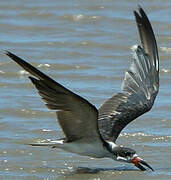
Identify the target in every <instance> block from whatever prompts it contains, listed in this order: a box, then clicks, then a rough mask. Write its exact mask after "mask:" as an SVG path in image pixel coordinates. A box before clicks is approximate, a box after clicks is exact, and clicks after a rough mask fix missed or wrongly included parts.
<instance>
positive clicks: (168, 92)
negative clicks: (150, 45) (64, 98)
mask: <svg viewBox="0 0 171 180" xmlns="http://www.w3.org/2000/svg"><path fill="white" fill-rule="evenodd" d="M138 4H140V5H141V6H142V7H143V8H144V9H145V11H146V13H147V15H148V16H149V18H150V20H151V23H152V25H153V28H154V32H155V34H156V38H157V42H158V47H159V55H160V92H159V95H158V97H157V99H156V101H155V104H154V107H153V109H152V110H151V111H150V112H149V113H147V114H145V115H143V116H142V117H140V118H138V120H136V121H134V122H133V123H131V124H130V125H128V127H127V128H125V129H124V131H123V132H122V134H121V136H120V138H119V139H118V144H125V145H127V146H129V147H132V148H134V149H136V150H137V152H138V154H139V155H140V156H142V157H143V158H144V159H145V160H147V161H148V163H149V164H150V165H151V166H152V167H153V168H154V169H155V170H156V171H155V172H150V171H149V172H140V171H136V168H134V167H133V166H132V165H130V164H121V163H118V162H115V161H112V160H110V159H100V160H99V159H93V158H90V157H81V156H78V155H75V154H71V153H68V152H64V151H62V150H60V149H51V148H43V147H31V146H28V145H26V144H27V143H30V142H36V141H38V140H46V139H57V138H59V137H61V134H62V133H61V129H60V127H59V124H58V123H56V115H55V113H54V112H52V111H49V110H47V108H46V107H45V106H44V104H43V103H42V101H41V100H40V97H39V95H38V94H37V92H36V90H35V88H34V87H33V86H32V84H31V83H30V81H29V80H28V78H27V76H28V74H27V73H26V72H25V71H23V70H22V69H21V68H20V67H18V66H17V65H16V64H15V63H14V62H12V61H11V60H10V59H9V58H8V57H7V56H5V55H4V50H9V51H11V52H13V53H15V54H17V55H18V56H20V57H23V58H24V59H26V60H28V61H29V62H30V63H32V64H33V65H34V66H35V67H37V68H39V69H40V70H42V71H43V72H45V73H47V74H48V75H50V76H51V77H53V78H54V79H55V80H57V81H58V82H59V83H61V84H62V85H64V86H66V87H67V88H69V89H71V90H73V91H74V92H76V93H78V94H79V95H81V96H83V97H84V98H86V99H88V100H89V101H90V102H91V103H93V104H95V105H96V107H99V106H100V105H101V104H102V103H103V102H104V100H106V99H107V98H109V97H111V96H112V95H113V94H114V93H117V92H119V91H120V86H121V82H122V79H123V77H124V72H125V70H126V69H128V68H129V66H130V62H131V57H132V55H131V50H130V48H131V47H132V46H133V45H135V44H137V43H139V37H138V34H137V28H136V25H135V20H134V16H133V13H132V12H133V10H135V9H137V5H138ZM170 9H171V1H169V0H165V1H162V0H155V1H147V0H143V1H142V0H140V1H139V0H130V1H127V0H120V1H116V0H86V1H80V0H70V1H60V0H51V1H47V0H37V1H34V0H29V1H27V0H14V1H11V0H6V1H0V179H117V180H125V179H127V180H128V179H131V180H132V179H135V178H136V179H137V176H138V179H160V180H161V179H165V180H170V178H171V163H170V161H171V60H170V59H171V57H170V56H171V20H170V14H171V10H170ZM84 168H89V169H88V170H89V171H86V173H85V169H84Z"/></svg>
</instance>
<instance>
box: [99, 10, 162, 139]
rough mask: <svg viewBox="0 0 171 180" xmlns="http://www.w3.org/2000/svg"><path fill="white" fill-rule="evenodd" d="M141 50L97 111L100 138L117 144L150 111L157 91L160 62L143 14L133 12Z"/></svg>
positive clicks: (138, 49)
mask: <svg viewBox="0 0 171 180" xmlns="http://www.w3.org/2000/svg"><path fill="white" fill-rule="evenodd" d="M134 15H135V18H136V23H137V27H138V30H139V34H140V39H141V44H142V48H141V47H140V46H138V47H137V48H136V49H135V52H134V57H133V62H132V64H131V67H130V70H128V71H126V73H125V78H124V80H123V84H122V90H123V93H118V94H116V95H114V96H113V97H112V98H110V99H109V100H107V101H106V102H105V103H104V104H103V105H102V106H101V107H100V108H99V118H98V119H99V122H98V123H99V128H100V133H101V135H102V137H103V138H104V139H106V140H112V141H113V142H115V141H116V139H117V137H118V136H119V134H120V132H121V131H122V129H123V128H124V127H125V126H126V125H127V124H129V123H130V122H131V121H133V120H134V119H135V118H137V117H138V116H140V115H142V114H144V113H145V112H147V111H149V110H150V109H151V108H152V106H153V103H154V100H155V98H156V95H157V93H158V90H159V58H158V50H157V43H156V39H155V36H154V33H153V30H152V27H151V24H150V22H149V20H148V18H147V16H146V14H145V12H144V11H143V9H142V8H139V14H138V13H137V12H134Z"/></svg>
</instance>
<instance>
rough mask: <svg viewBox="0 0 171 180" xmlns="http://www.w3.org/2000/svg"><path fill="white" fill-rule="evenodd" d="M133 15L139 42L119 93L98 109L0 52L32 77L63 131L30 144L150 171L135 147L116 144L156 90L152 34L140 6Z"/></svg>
mask: <svg viewBox="0 0 171 180" xmlns="http://www.w3.org/2000/svg"><path fill="white" fill-rule="evenodd" d="M133 13H134V16H135V21H136V25H137V29H138V32H139V36H140V42H141V43H140V44H141V45H136V47H135V48H134V50H133V57H132V63H131V65H130V68H129V70H127V71H126V72H125V76H124V79H123V82H122V85H121V90H122V92H120V93H117V94H115V95H113V96H112V97H111V98H109V99H107V100H106V101H105V102H104V104H102V105H101V106H100V108H99V109H97V108H96V107H95V106H94V105H93V104H91V103H90V102H89V101H88V100H86V99H85V98H83V97H81V96H79V95H78V94H76V93H74V92H72V91H71V90H69V89H67V88H66V87H64V86H63V85H61V84H59V83H58V82H56V81H55V80H53V79H52V78H50V77H49V76H47V75H46V74H44V73H43V72H41V71H40V70H38V69H37V68H35V67H34V66H32V65H31V64H29V63H28V62H26V61H25V60H23V59H21V58H20V57H18V56H16V55H15V54H13V53H11V52H10V51H6V52H5V54H6V55H7V56H8V57H9V58H11V59H12V60H13V61H15V62H16V63H17V64H18V65H20V66H21V67H22V68H23V69H24V70H26V71H27V72H29V73H30V74H31V75H32V76H29V79H30V80H31V82H32V83H33V85H34V86H35V88H36V89H37V90H38V93H39V95H40V96H41V98H42V100H43V101H44V102H45V105H46V106H47V108H48V109H50V110H54V111H55V112H56V115H57V121H58V123H59V125H60V127H61V129H62V131H63V133H64V135H65V137H64V138H60V139H57V140H51V141H48V142H37V143H30V145H32V146H49V147H52V148H60V149H62V150H64V151H67V152H71V153H76V154H78V155H81V156H90V157H93V158H111V159H113V160H116V161H119V162H124V163H132V164H133V165H135V166H136V167H137V168H139V169H140V170H141V171H145V170H148V169H149V170H152V171H154V169H153V168H152V167H151V166H150V165H149V164H148V163H147V162H146V161H145V160H144V159H143V158H141V157H139V156H138V155H137V153H136V151H135V150H134V149H132V148H129V147H125V146H123V145H117V144H116V140H117V138H118V136H119V135H120V133H121V131H122V129H123V128H125V127H126V126H127V125H128V124H129V123H130V122H132V121H133V120H135V119H136V118H137V117H139V116H141V115H142V114H144V113H146V112H148V111H150V109H151V108H152V106H153V104H154V100H155V98H156V96H157V94H158V91H159V55H158V48H157V42H156V38H155V35H154V32H153V29H152V26H151V23H150V21H149V19H148V17H147V15H146V13H145V11H144V10H143V9H142V8H141V7H138V10H137V11H133Z"/></svg>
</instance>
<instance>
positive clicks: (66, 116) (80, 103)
mask: <svg viewBox="0 0 171 180" xmlns="http://www.w3.org/2000/svg"><path fill="white" fill-rule="evenodd" d="M6 54H7V55H8V56H9V57H10V58H11V59H12V60H14V61H15V62H16V63H18V64H19V65H20V66H21V67H23V68H24V69H25V70H26V71H28V72H29V73H30V74H32V75H33V76H35V77H36V78H37V79H36V78H34V77H29V78H30V79H31V81H32V83H33V84H34V85H35V87H36V88H37V90H38V93H39V94H40V96H41V97H42V99H43V100H44V102H45V104H46V106H47V107H48V108H49V109H52V110H58V111H57V117H58V121H59V124H60V125H61V128H62V130H63V132H64V134H65V135H66V140H67V141H68V142H70V141H74V140H78V139H79V140H80V139H82V138H86V139H87V141H88V140H89V141H98V140H101V139H100V133H99V130H98V122H97V118H98V111H97V109H96V108H95V107H94V106H93V105H92V104H90V103H89V102H88V101H87V100H85V99H83V98H82V97H80V96H78V95H76V94H74V93H73V92H71V91H70V90H68V89H67V88H65V87H63V86H62V85H60V84H59V83H57V82H55V81H54V80H53V79H51V78H50V77H48V76H47V75H45V74H44V73H42V72H41V71H39V70H38V69H36V68H35V67H33V66H32V65H30V64H29V63H27V62H26V61H24V60H22V59H21V58H19V57H17V56H16V55H14V54H12V53H10V52H7V53H6Z"/></svg>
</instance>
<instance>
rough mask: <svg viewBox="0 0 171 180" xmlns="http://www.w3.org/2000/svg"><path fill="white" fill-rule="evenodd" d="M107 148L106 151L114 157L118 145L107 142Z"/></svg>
mask: <svg viewBox="0 0 171 180" xmlns="http://www.w3.org/2000/svg"><path fill="white" fill-rule="evenodd" d="M104 145H105V147H106V149H107V150H108V151H109V152H110V153H112V155H113V152H114V151H115V149H116V148H117V147H118V145H116V144H115V143H114V142H112V141H105V144H104Z"/></svg>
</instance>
